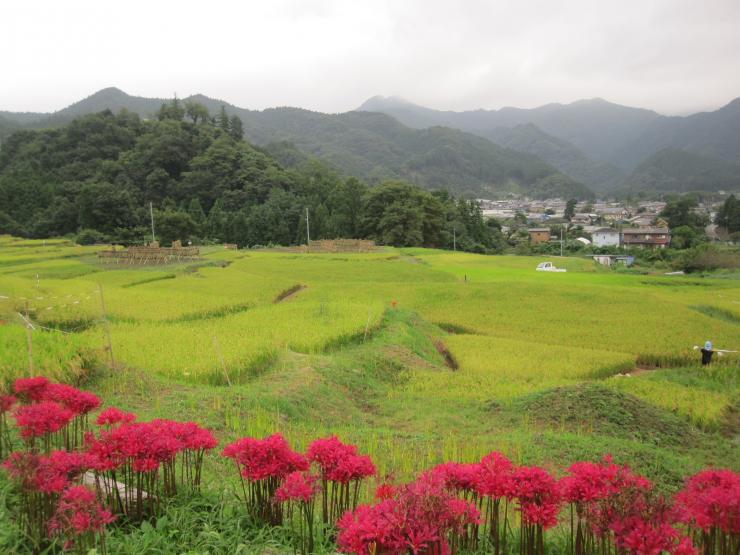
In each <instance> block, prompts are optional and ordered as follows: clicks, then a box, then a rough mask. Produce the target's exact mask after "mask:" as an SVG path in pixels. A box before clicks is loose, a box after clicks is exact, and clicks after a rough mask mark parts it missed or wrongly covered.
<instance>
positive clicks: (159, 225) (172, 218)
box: [154, 210, 198, 245]
mask: <svg viewBox="0 0 740 555" xmlns="http://www.w3.org/2000/svg"><path fill="white" fill-rule="evenodd" d="M154 222H155V233H156V236H157V240H158V241H159V242H160V243H161V244H163V245H169V244H171V243H172V242H173V241H177V240H180V241H182V242H183V243H187V242H188V241H189V240H190V239H191V238H192V237H193V236H194V235H195V234H196V233H197V231H198V225H197V224H196V223H195V222H194V221H193V218H191V217H190V214H188V213H187V212H181V211H179V210H165V211H163V212H157V213H156V214H155V215H154Z"/></svg>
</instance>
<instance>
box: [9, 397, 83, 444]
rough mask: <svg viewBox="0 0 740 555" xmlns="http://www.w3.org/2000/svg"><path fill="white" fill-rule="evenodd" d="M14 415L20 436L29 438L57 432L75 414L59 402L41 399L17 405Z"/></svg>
mask: <svg viewBox="0 0 740 555" xmlns="http://www.w3.org/2000/svg"><path fill="white" fill-rule="evenodd" d="M14 416H15V421H16V423H17V424H18V427H19V428H20V429H21V437H23V438H25V439H30V438H35V437H42V436H46V435H48V434H52V433H55V432H58V431H59V430H61V429H62V428H64V427H65V426H66V425H67V424H69V423H70V422H71V421H72V419H73V418H74V416H75V415H74V413H73V412H72V411H71V410H69V409H67V408H65V407H63V406H62V405H60V404H59V403H55V402H53V401H41V402H39V403H34V404H32V405H25V406H21V407H18V408H17V409H16V410H15V415H14Z"/></svg>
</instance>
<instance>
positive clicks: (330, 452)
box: [307, 436, 376, 524]
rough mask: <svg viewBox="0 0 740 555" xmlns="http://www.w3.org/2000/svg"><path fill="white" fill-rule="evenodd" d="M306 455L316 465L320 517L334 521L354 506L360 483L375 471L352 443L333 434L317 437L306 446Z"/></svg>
mask: <svg viewBox="0 0 740 555" xmlns="http://www.w3.org/2000/svg"><path fill="white" fill-rule="evenodd" d="M307 457H308V459H309V460H310V461H312V462H315V463H316V464H318V466H319V469H320V472H321V479H322V482H323V488H322V495H321V518H322V521H323V522H324V524H329V523H334V522H335V521H336V520H337V519H338V518H339V516H340V515H342V514H344V513H345V512H346V511H349V510H354V509H355V508H356V507H357V501H358V498H359V487H360V482H361V481H362V480H363V479H365V478H367V477H369V476H372V475H374V474H375V472H376V469H375V465H374V464H373V461H372V460H371V459H370V457H367V456H364V455H359V454H358V453H357V447H356V446H355V445H350V444H345V443H342V442H341V441H340V440H339V438H337V436H330V437H327V438H320V439H317V440H315V441H314V442H313V443H311V445H309V447H308V452H307Z"/></svg>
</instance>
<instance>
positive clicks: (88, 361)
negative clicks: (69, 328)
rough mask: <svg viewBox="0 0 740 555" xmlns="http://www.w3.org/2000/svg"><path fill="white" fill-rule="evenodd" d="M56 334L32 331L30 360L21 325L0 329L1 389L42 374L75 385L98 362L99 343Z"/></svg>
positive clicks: (0, 327) (25, 333)
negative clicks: (22, 378) (15, 381)
mask: <svg viewBox="0 0 740 555" xmlns="http://www.w3.org/2000/svg"><path fill="white" fill-rule="evenodd" d="M90 339H91V338H90V337H88V336H81V335H77V334H65V333H62V332H59V331H46V330H38V329H37V330H34V331H31V354H30V359H31V360H30V361H29V349H28V330H27V329H26V328H25V327H24V326H21V325H20V324H9V325H3V326H0V389H1V390H8V389H9V387H10V384H11V383H12V382H13V381H14V380H15V379H17V378H20V377H27V376H30V375H31V374H32V373H33V375H45V376H48V377H49V378H53V379H55V380H60V381H64V382H67V383H78V382H79V381H80V380H81V379H82V378H83V377H85V376H86V375H88V374H89V373H90V372H91V370H93V369H94V368H95V367H96V366H97V365H98V364H99V362H100V359H101V358H102V357H101V347H102V342H99V343H95V342H93V341H90Z"/></svg>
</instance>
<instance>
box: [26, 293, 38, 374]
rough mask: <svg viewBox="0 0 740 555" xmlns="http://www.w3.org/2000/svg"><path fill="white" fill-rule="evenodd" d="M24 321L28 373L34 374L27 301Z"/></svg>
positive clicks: (31, 336)
mask: <svg viewBox="0 0 740 555" xmlns="http://www.w3.org/2000/svg"><path fill="white" fill-rule="evenodd" d="M24 320H25V322H26V343H27V345H28V375H29V376H34V375H35V374H34V371H33V335H32V333H31V330H33V324H32V323H31V319H30V318H29V316H28V301H26V317H25V318H24Z"/></svg>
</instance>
